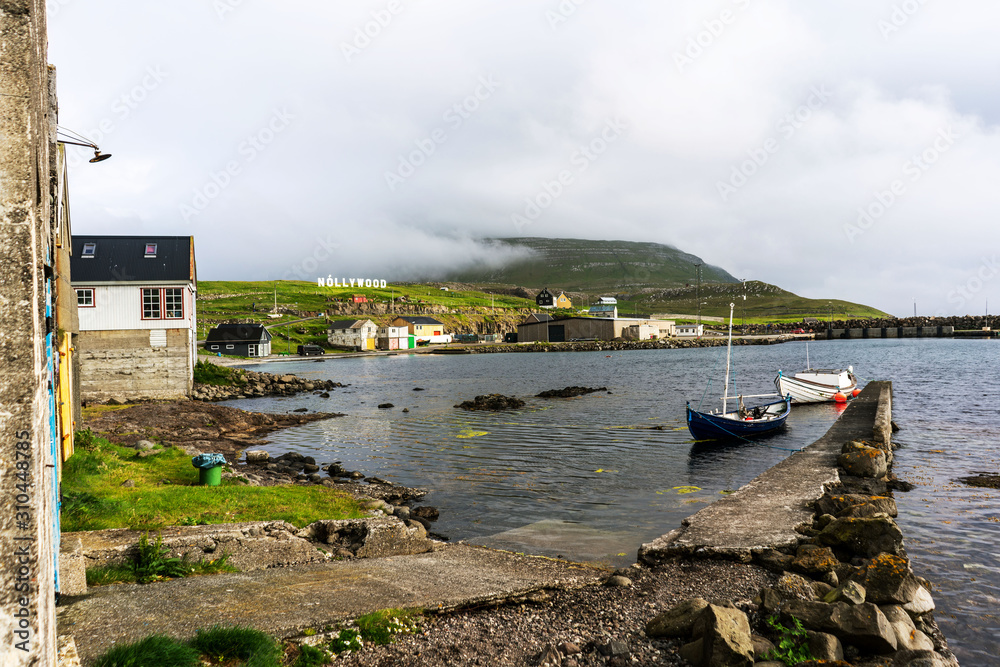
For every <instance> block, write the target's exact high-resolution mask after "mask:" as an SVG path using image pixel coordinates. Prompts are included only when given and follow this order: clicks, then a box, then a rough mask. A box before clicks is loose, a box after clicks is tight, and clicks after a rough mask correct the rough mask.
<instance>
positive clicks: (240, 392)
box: [191, 369, 349, 402]
mask: <svg viewBox="0 0 1000 667" xmlns="http://www.w3.org/2000/svg"><path fill="white" fill-rule="evenodd" d="M238 372H239V373H240V378H241V379H242V380H243V381H242V382H241V383H238V384H234V385H214V384H201V383H195V385H194V390H193V391H192V394H191V398H192V399H193V400H195V401H211V402H215V401H229V400H233V399H238V398H260V397H263V396H294V395H295V394H301V393H304V392H309V391H313V392H316V394H317V395H319V396H322V397H323V398H330V393H329V392H330V390H331V389H336V388H338V387H346V386H349V385H345V384H341V383H339V382H333V381H332V380H307V379H305V378H300V377H298V376H296V375H290V374H285V375H276V374H274V373H265V372H263V371H248V370H242V369H241V370H239V371H238Z"/></svg>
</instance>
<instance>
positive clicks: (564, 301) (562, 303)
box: [556, 292, 573, 308]
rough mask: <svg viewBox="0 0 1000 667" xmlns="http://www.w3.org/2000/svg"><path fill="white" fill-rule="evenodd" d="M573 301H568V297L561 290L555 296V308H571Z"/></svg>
mask: <svg viewBox="0 0 1000 667" xmlns="http://www.w3.org/2000/svg"><path fill="white" fill-rule="evenodd" d="M572 307H573V302H572V301H570V299H569V297H568V296H566V294H564V293H563V292H559V296H557V297H556V308H572Z"/></svg>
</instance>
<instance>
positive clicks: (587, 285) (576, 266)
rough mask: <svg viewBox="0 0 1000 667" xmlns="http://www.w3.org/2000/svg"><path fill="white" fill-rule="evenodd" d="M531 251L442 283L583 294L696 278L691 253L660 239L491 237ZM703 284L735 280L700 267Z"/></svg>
mask: <svg viewBox="0 0 1000 667" xmlns="http://www.w3.org/2000/svg"><path fill="white" fill-rule="evenodd" d="M491 240H493V241H496V242H498V243H503V244H506V245H509V246H519V247H523V248H528V249H529V250H531V251H532V256H531V257H530V258H528V259H524V260H520V261H517V262H513V263H511V264H509V265H507V266H505V267H502V268H498V269H470V270H464V271H459V272H455V273H451V274H449V275H447V276H446V277H445V278H444V281H445V282H456V283H472V284H484V283H501V284H508V285H523V286H525V287H529V288H534V289H541V288H542V287H548V288H550V289H558V290H565V291H577V292H587V293H598V292H615V291H622V290H629V291H637V290H641V289H655V288H666V287H681V286H684V285H686V284H692V285H693V284H694V283H696V282H697V280H698V269H697V268H696V265H697V264H702V263H703V261H702V260H701V259H700V258H699V257H696V256H694V255H691V254H688V253H686V252H681V251H680V250H678V249H677V248H673V247H671V246H667V245H662V244H660V243H634V242H630V241H588V240H583V239H543V238H506V239H491ZM701 279H702V282H705V283H735V282H738V281H737V280H736V278H734V277H733V276H731V275H730V274H729V273H727V272H726V271H724V270H723V269H720V268H719V267H717V266H710V265H707V264H705V265H704V266H702V267H701Z"/></svg>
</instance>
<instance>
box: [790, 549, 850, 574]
mask: <svg viewBox="0 0 1000 667" xmlns="http://www.w3.org/2000/svg"><path fill="white" fill-rule="evenodd" d="M838 564H839V561H838V560H837V557H836V556H834V555H833V551H831V550H830V549H828V548H826V547H820V546H816V545H814V544H805V545H803V546H801V547H799V550H798V552H797V553H796V555H795V560H793V561H792V568H793V569H794V570H795V571H796V572H802V573H803V574H808V575H810V576H818V575H823V574H826V573H827V572H833V571H834V570H835V569H836V568H837V565H838Z"/></svg>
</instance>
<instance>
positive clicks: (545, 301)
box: [535, 288, 556, 308]
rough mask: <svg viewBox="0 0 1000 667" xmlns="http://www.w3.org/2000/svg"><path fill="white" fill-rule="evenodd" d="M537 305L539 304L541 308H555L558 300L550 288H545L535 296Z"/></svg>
mask: <svg viewBox="0 0 1000 667" xmlns="http://www.w3.org/2000/svg"><path fill="white" fill-rule="evenodd" d="M535 303H536V304H538V307H539V308H555V307H556V298H555V297H554V296H552V292H550V291H549V290H548V288H545V289H543V290H542V291H541V292H539V293H538V294H537V295H536V296H535Z"/></svg>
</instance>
